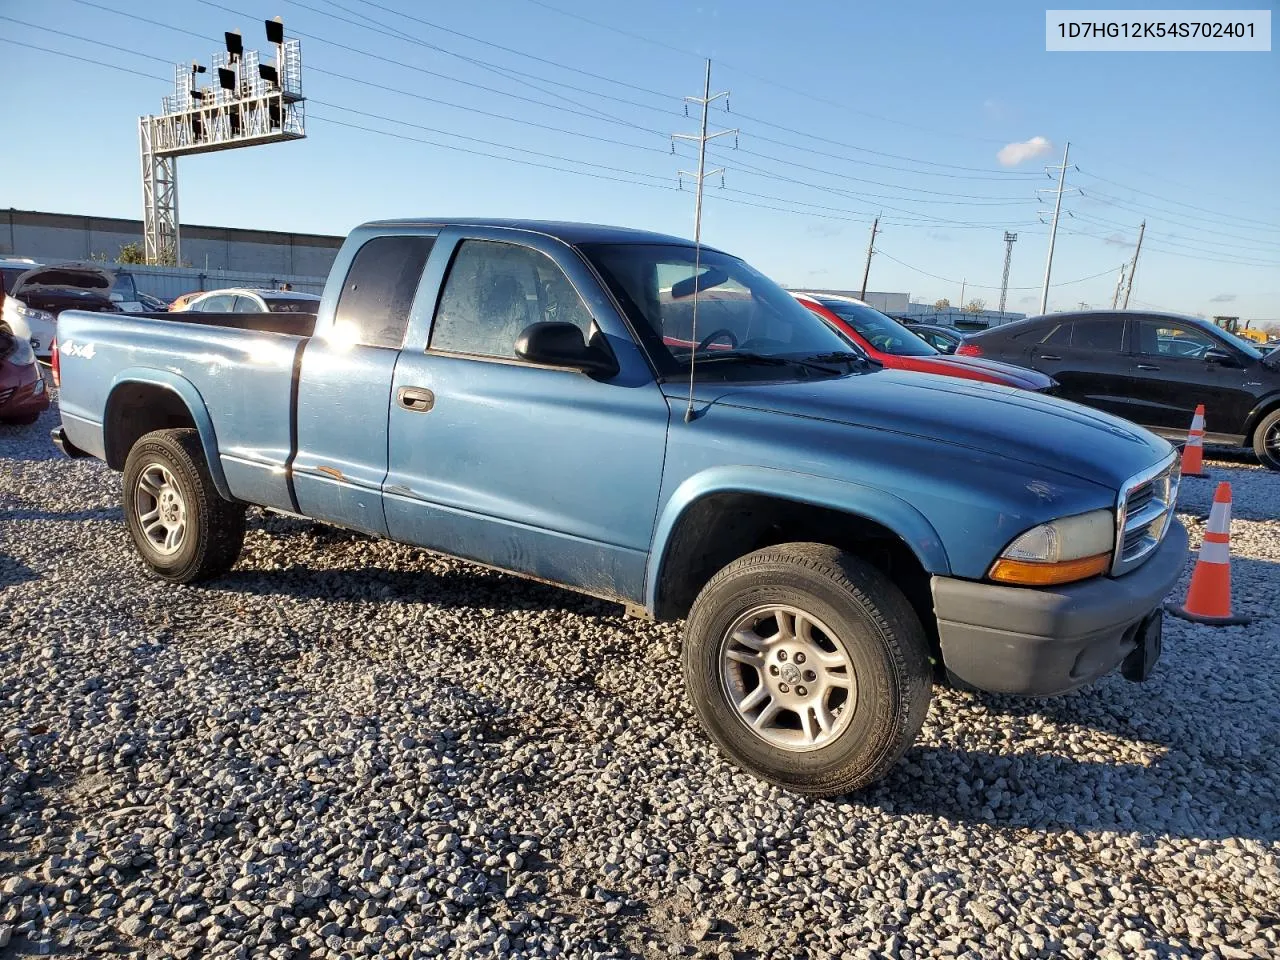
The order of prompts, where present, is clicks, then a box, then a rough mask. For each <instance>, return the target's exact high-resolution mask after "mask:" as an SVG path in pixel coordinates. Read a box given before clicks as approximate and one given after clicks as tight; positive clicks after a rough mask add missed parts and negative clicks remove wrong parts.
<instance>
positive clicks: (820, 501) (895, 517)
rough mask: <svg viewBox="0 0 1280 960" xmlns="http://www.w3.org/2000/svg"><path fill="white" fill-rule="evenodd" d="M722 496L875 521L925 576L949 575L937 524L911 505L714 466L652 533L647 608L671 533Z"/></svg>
mask: <svg viewBox="0 0 1280 960" xmlns="http://www.w3.org/2000/svg"><path fill="white" fill-rule="evenodd" d="M719 493H754V494H759V495H761V496H766V497H775V498H777V499H781V500H792V501H795V502H797V503H807V504H812V505H813V506H815V507H825V508H827V509H831V510H839V511H842V512H844V513H849V514H853V515H855V516H859V517H863V518H864V519H867V520H871V521H874V522H875V523H878V524H880V525H881V526H883V527H885V528H887V529H888V530H890V531H892V532H893V533H894V534H896V535H897V536H898V537H899V538H901V540H902V541H903V543H905V544H906V545H907V547H908V548H909V549H910V550H911V552H912V553H914V554H915V556H916V559H917V560H919V561H920V565H921V566H922V567H924V569H925V571H926V572H928V573H930V574H932V575H935V576H949V575H950V573H951V562H950V561H949V560H948V559H947V551H946V548H945V547H944V546H943V545H942V538H941V537H939V536H938V531H937V530H935V529H934V528H933V524H931V523H930V522H929V520H928V519H927V518H926V517H925V516H924V514H922V513H921V512H920V511H919V510H917V509H916V508H915V507H913V506H912V505H911V504H909V503H908V502H907V501H905V500H903V499H901V498H900V497H897V496H895V495H894V494H892V493H889V492H887V491H885V490H881V489H879V488H877V487H871V486H867V485H866V484H861V483H856V482H852V481H848V480H833V479H831V478H829V477H818V476H813V475H811V474H805V473H794V472H792V471H789V470H779V469H777V468H774V467H747V466H726V467H714V468H712V469H710V470H704V471H703V472H701V473H697V474H694V475H693V476H692V477H689V478H688V479H687V480H685V481H684V482H683V483H681V484H680V486H679V487H677V488H676V489H675V491H674V492H673V493H672V494H671V496H670V498H668V500H667V502H666V504H665V505H664V506H663V508H662V512H661V513H660V514H659V516H658V520H657V524H656V525H655V527H654V531H653V548H652V549H651V550H650V552H649V561H648V564H647V565H646V569H645V606H646V608H647V609H648V610H649V612H650V613H652V612H653V611H655V610H656V609H657V601H658V583H659V582H660V579H661V574H662V565H663V563H665V561H666V554H667V548H668V546H669V545H670V543H671V537H672V534H673V533H674V532H675V530H676V528H677V527H678V526H679V523H680V520H681V518H682V517H683V516H684V514H685V511H686V510H688V509H689V507H691V506H692V505H693V504H694V503H696V502H697V501H699V500H701V499H703V498H704V497H708V496H712V495H714V494H719Z"/></svg>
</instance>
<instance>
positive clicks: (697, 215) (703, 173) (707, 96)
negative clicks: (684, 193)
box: [671, 60, 738, 423]
mask: <svg viewBox="0 0 1280 960" xmlns="http://www.w3.org/2000/svg"><path fill="white" fill-rule="evenodd" d="M721 97H724V98H725V110H726V112H727V111H728V109H729V99H728V98H729V91H728V90H724V91H722V92H720V93H717V94H715V96H712V94H711V61H710V60H707V74H706V78H705V79H704V80H703V83H702V96H700V97H685V98H684V100H685V108H684V109H685V113H686V114H688V112H689V107H688V104H690V103H696V104H698V105H700V106H701V107H702V130H701V132H700V133H697V134H692V133H673V134H672V135H671V152H672V153H675V152H676V141H677V140H687V141H690V142H693V143H696V144H697V145H698V172H697V173H691V172H690V171H688V170H681V171H679V172H678V176H679V177H681V178H684V177H692V178H693V179H694V182H695V184H696V191H695V197H694V201H693V321H692V325H691V328H690V339H692V340H693V349H691V350H690V351H689V404H688V406H687V407H685V411H684V421H685V423H688V422H690V421H691V420H692V419H693V369H694V358H695V356H696V355H697V352H698V349H697V345H698V277H699V275H700V274H701V273H702V184H703V181H705V180H706V179H707V177H709V176H711V177H713V176H715V175H716V174H721V175H722V176H723V174H724V167H717V168H716V169H715V170H708V169H707V143H708V142H710V141H712V140H715V139H716V138H717V137H727V136H729V135H730V134H732V135H733V136H734V138H735V140H734V143H735V144H736V143H737V140H736V138H737V136H738V131H737V130H736V129H734V130H717V131H716V132H715V133H707V114H708V113H709V111H710V107H711V104H713V103H715V101H717V100H719V99H720V98H721ZM680 186H681V188H682V189H683V187H684V183H683V179H682V180H681V181H680Z"/></svg>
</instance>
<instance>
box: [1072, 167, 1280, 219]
mask: <svg viewBox="0 0 1280 960" xmlns="http://www.w3.org/2000/svg"><path fill="white" fill-rule="evenodd" d="M1081 173H1083V174H1084V175H1085V176H1086V177H1090V178H1092V179H1094V180H1100V181H1101V182H1103V183H1109V184H1111V185H1112V186H1113V187H1119V188H1120V189H1121V190H1128V191H1129V192H1130V193H1137V194H1140V195H1142V196H1145V197H1152V198H1153V199H1156V200H1159V201H1161V202H1162V203H1167V204H1171V205H1173V206H1177V207H1186V208H1187V209H1188V210H1195V211H1197V212H1199V213H1209V214H1212V215H1214V216H1216V217H1221V218H1222V219H1225V220H1238V221H1240V222H1241V223H1249V224H1256V225H1257V226H1261V227H1266V228H1267V229H1268V230H1280V226H1277V225H1276V224H1274V223H1269V222H1267V221H1265V220H1254V219H1253V218H1252V217H1240V216H1236V215H1234V214H1229V213H1223V212H1222V211H1221V210H1210V209H1209V208H1208V207H1198V206H1196V205H1195V204H1193V203H1185V202H1183V201H1181V200H1173V199H1170V198H1169V197H1166V196H1162V195H1161V194H1158V193H1151V192H1149V191H1147V190H1139V189H1138V188H1137V187H1130V186H1127V185H1125V184H1123V183H1120V182H1119V181H1116V180H1110V179H1108V178H1107V177H1103V176H1100V175H1098V174H1096V173H1091V172H1089V171H1088V170H1082V171H1081Z"/></svg>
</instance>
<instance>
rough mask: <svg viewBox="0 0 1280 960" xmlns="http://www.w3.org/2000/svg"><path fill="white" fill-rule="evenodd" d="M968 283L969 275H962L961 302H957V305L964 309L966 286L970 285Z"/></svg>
mask: <svg viewBox="0 0 1280 960" xmlns="http://www.w3.org/2000/svg"><path fill="white" fill-rule="evenodd" d="M951 282H952V283H955V281H954V280H953V281H951ZM968 283H969V278H968V277H961V278H960V302H959V303H958V304H956V306H958V307H959V308H960V309H961V310H963V309H964V288H965V287H966V286H967V285H968Z"/></svg>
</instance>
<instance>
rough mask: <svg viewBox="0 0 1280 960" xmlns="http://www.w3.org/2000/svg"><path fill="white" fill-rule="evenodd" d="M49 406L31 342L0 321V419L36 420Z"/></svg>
mask: <svg viewBox="0 0 1280 960" xmlns="http://www.w3.org/2000/svg"><path fill="white" fill-rule="evenodd" d="M48 406H49V391H48V389H46V387H45V385H44V378H43V377H41V376H40V368H39V367H37V366H36V355H35V353H34V352H33V351H32V349H31V344H29V343H27V341H26V340H24V339H22V337H19V336H16V335H15V334H14V333H13V332H12V331H10V330H9V328H8V327H6V326H3V325H0V423H21V424H27V423H35V422H36V420H38V419H39V418H40V414H41V413H43V412H44V411H45V410H46V409H47V408H48Z"/></svg>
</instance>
